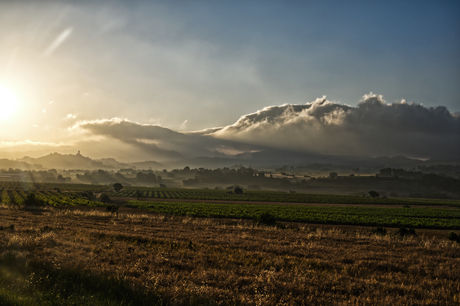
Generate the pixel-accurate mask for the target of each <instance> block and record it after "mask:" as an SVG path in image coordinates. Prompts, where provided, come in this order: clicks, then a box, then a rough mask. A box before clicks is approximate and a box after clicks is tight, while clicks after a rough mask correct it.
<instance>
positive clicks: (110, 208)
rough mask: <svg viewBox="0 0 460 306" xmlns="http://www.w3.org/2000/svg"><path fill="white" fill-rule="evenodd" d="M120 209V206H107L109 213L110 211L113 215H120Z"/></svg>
mask: <svg viewBox="0 0 460 306" xmlns="http://www.w3.org/2000/svg"><path fill="white" fill-rule="evenodd" d="M118 208H120V207H119V206H118V205H115V204H112V205H107V211H110V212H111V213H112V214H115V213H116V214H118Z"/></svg>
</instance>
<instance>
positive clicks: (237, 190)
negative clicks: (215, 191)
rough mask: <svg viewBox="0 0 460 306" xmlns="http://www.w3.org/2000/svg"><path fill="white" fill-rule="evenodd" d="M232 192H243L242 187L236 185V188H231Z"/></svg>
mask: <svg viewBox="0 0 460 306" xmlns="http://www.w3.org/2000/svg"><path fill="white" fill-rule="evenodd" d="M233 192H234V193H235V194H243V189H241V188H240V187H236V188H235V189H234V190H233Z"/></svg>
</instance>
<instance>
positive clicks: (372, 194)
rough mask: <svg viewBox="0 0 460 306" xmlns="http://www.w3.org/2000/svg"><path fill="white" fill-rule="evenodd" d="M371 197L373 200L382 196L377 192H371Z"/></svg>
mask: <svg viewBox="0 0 460 306" xmlns="http://www.w3.org/2000/svg"><path fill="white" fill-rule="evenodd" d="M369 196H370V197H371V198H378V197H379V196H380V194H379V193H378V192H377V191H375V190H371V191H369Z"/></svg>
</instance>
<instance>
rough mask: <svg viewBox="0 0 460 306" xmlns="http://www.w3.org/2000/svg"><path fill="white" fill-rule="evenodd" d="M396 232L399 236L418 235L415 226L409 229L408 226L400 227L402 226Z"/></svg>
mask: <svg viewBox="0 0 460 306" xmlns="http://www.w3.org/2000/svg"><path fill="white" fill-rule="evenodd" d="M395 234H396V235H398V236H401V237H404V236H417V235H416V234H415V230H414V229H413V228H409V229H407V228H405V227H400V228H399V229H398V230H397V231H396V233H395Z"/></svg>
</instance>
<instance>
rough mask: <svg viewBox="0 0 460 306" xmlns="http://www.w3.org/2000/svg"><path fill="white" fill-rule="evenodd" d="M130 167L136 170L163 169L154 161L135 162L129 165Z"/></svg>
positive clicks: (161, 165) (162, 166)
mask: <svg viewBox="0 0 460 306" xmlns="http://www.w3.org/2000/svg"><path fill="white" fill-rule="evenodd" d="M129 165H130V166H131V167H135V168H137V169H149V168H152V169H157V170H161V169H163V168H164V165H163V164H160V163H158V162H156V161H143V162H135V163H129Z"/></svg>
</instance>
